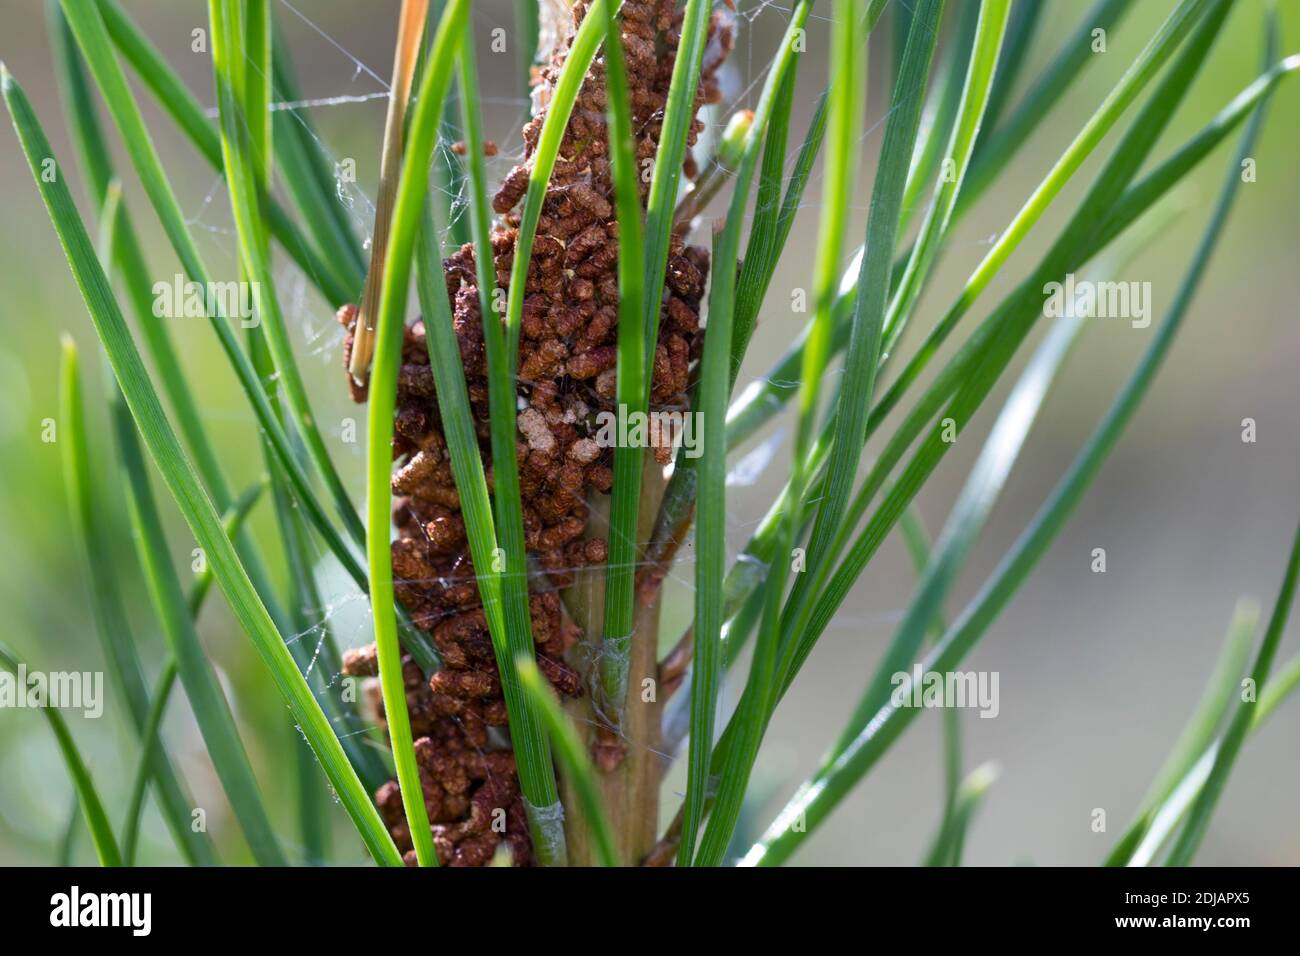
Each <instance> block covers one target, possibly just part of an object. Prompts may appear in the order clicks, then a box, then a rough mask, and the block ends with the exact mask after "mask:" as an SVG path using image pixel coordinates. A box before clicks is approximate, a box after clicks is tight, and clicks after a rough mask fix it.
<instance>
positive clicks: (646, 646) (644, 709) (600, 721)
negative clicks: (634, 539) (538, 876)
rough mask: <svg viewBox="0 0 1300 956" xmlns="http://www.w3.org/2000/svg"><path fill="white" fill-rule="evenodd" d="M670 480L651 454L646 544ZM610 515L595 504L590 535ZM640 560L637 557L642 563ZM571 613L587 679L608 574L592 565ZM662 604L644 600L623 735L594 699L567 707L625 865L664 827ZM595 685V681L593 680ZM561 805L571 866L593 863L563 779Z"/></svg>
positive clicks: (645, 478) (646, 471)
mask: <svg viewBox="0 0 1300 956" xmlns="http://www.w3.org/2000/svg"><path fill="white" fill-rule="evenodd" d="M664 486H665V479H664V474H663V467H662V466H660V465H659V464H657V463H656V462H655V460H654V456H653V454H650V453H649V452H647V454H646V455H645V464H644V466H643V471H642V478H641V489H642V494H641V511H640V516H639V519H638V529H637V535H638V538H639V539H641V540H647V539H648V538H649V536H650V531H651V529H652V527H653V524H654V520H655V515H656V514H657V513H658V510H659V500H660V497H661V496H662V494H663V490H664ZM608 517H609V498H608V496H606V495H601V496H599V500H597V501H594V502H593V503H592V509H591V521H590V525H589V532H588V533H589V534H594V535H603V534H604V533H605V530H606V528H605V526H606V523H607V521H608ZM641 557H642V556H641V555H639V556H638V558H639V559H640V558H641ZM564 599H565V603H566V605H567V607H568V610H569V613H570V614H571V615H572V616H573V618H574V620H575V621H576V623H577V624H578V625H579V626H581V627H582V629H583V633H584V634H585V635H586V638H585V639H584V641H583V642H582V644H581V645H579V647H578V648H575V649H574V652H573V654H572V658H573V663H574V664H575V665H576V666H580V667H581V668H582V669H583V670H584V671H585V672H587V674H588V675H591V674H594V673H595V672H596V670H597V667H596V665H597V664H598V659H597V658H596V657H595V656H594V654H593V649H594V648H598V647H599V646H600V635H601V634H602V628H603V623H604V615H605V573H604V567H603V566H593V567H590V568H587V569H585V570H583V571H581V572H579V574H578V580H577V582H576V583H575V584H574V586H573V587H572V588H570V589H569V590H568V591H567V592H565V595H564ZM659 611H660V601H659V596H658V594H657V593H656V594H655V596H654V599H653V600H651V601H650V602H648V603H647V602H642V601H638V602H637V605H636V617H635V621H634V627H633V632H632V642H631V646H630V655H631V656H630V660H629V667H628V682H627V683H628V693H627V701H626V709H625V717H624V727H623V736H622V737H619V736H616V735H615V734H614V733H613V732H612V731H611V730H610V729H609V724H608V722H607V721H606V720H605V719H604V718H603V717H602V715H601V714H600V713H599V712H598V711H597V708H596V707H595V706H594V700H595V698H594V697H593V695H592V694H590V693H588V694H587V695H585V696H584V697H582V698H579V699H576V700H571V701H569V702H568V704H567V709H568V712H569V715H570V717H572V718H573V719H574V721H575V722H576V723H577V724H578V726H579V727H581V728H583V729H584V730H585V736H586V740H587V743H588V746H589V747H590V749H591V751H592V755H593V760H594V762H595V764H596V767H597V771H598V773H599V780H600V786H601V791H602V795H603V797H604V799H605V806H606V812H607V813H608V814H609V821H610V825H611V827H612V829H613V831H614V835H615V839H616V841H617V842H618V852H619V856H620V858H621V859H624V860H629V861H639V860H641V859H643V858H644V857H645V856H646V854H648V853H649V852H650V850H651V849H652V848H653V847H654V845H655V839H656V836H657V832H658V825H659V786H660V782H661V780H662V778H663V760H662V756H661V753H660V747H659V722H660V717H661V711H662V705H663V694H662V690H661V687H660V684H659V666H658V660H657V657H658V641H659ZM588 683H590V680H589V681H588ZM560 799H561V801H562V802H563V803H564V805H565V807H566V808H568V813H569V815H568V817H567V818H566V819H565V831H566V836H567V838H568V843H569V862H570V864H571V865H573V866H590V865H594V863H595V862H596V860H595V847H594V846H593V845H592V841H591V835H590V832H589V830H588V827H587V826H586V824H585V823H584V822H583V821H582V819H581V818H580V817H579V816H578V810H577V807H578V806H579V803H578V801H577V798H576V794H574V793H573V790H572V787H571V784H570V783H569V781H567V780H565V779H563V778H561V780H560Z"/></svg>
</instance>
